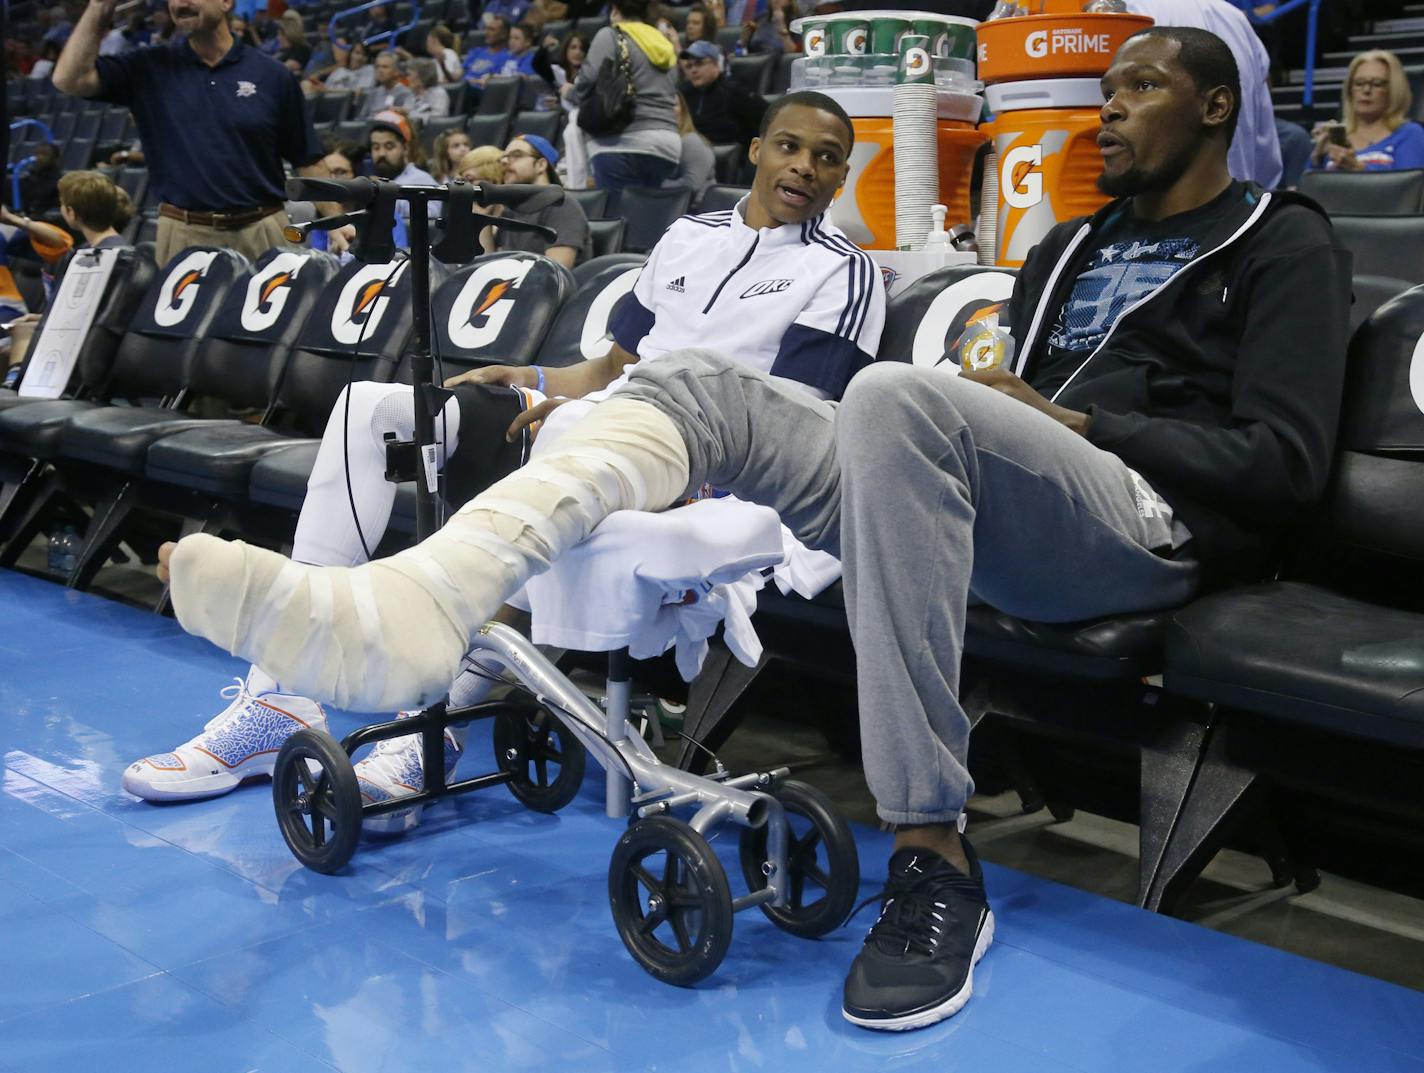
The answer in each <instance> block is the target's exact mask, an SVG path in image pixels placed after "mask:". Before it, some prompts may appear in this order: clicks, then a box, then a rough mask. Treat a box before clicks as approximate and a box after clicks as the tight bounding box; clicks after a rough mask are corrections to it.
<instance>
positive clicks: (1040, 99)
mask: <svg viewBox="0 0 1424 1073" xmlns="http://www.w3.org/2000/svg"><path fill="white" fill-rule="evenodd" d="M1151 25H1152V20H1151V19H1150V18H1147V17H1145V16H1141V15H1114V14H1083V13H1078V14H1063V15H1031V16H1026V17H1021V18H1012V19H997V20H995V21H993V22H985V23H981V24H980V26H979V75H980V77H981V78H982V79H984V81H985V82H986V83H988V84H987V85H986V86H985V89H984V97H985V100H986V102H987V103H988V107H989V111H990V112H991V113H993V116H994V118H993V121H992V122H989V123H985V124H984V125H983V126H981V127H980V128H979V129H980V130H981V131H982V132H983V133H985V134H987V135H988V136H989V137H990V139H991V143H992V144H991V149H992V152H991V153H990V156H989V158H988V160H987V161H986V167H992V168H993V174H992V175H986V176H985V183H984V190H985V195H986V197H985V204H984V206H983V212H982V214H981V219H980V230H981V231H982V232H983V235H982V237H981V240H980V243H979V249H980V254H981V260H983V261H985V262H986V263H993V264H998V265H1004V266H1006V267H1018V266H1019V265H1022V264H1023V262H1024V258H1025V257H1027V256H1028V251H1029V250H1031V249H1032V248H1033V247H1034V246H1035V245H1036V244H1037V243H1038V241H1039V240H1040V239H1041V238H1042V237H1043V236H1044V235H1045V234H1046V233H1047V232H1048V231H1049V229H1050V228H1052V227H1053V226H1054V225H1055V224H1058V223H1061V222H1062V221H1064V220H1071V219H1072V218H1074V217H1075V216H1082V215H1085V214H1087V213H1091V212H1094V211H1096V210H1097V209H1099V208H1100V207H1102V206H1103V205H1104V204H1106V203H1107V201H1108V198H1107V197H1106V196H1105V195H1103V194H1101V193H1099V192H1098V189H1097V185H1096V184H1097V179H1098V176H1099V175H1100V174H1102V168H1103V163H1102V155H1101V154H1100V153H1099V151H1098V144H1097V137H1098V127H1099V112H1100V111H1101V109H1102V103H1103V98H1102V92H1101V90H1100V89H1099V87H1098V81H1099V78H1100V77H1101V76H1102V74H1103V72H1104V71H1106V70H1107V69H1108V66H1109V64H1110V63H1111V60H1112V57H1113V54H1114V53H1115V52H1116V51H1117V49H1118V47H1119V46H1120V45H1121V44H1122V43H1123V41H1125V40H1127V38H1128V37H1130V36H1131V35H1132V34H1134V33H1136V32H1137V31H1138V30H1142V29H1146V28H1147V27H1148V26H1151ZM995 190H997V199H996V200H993V201H991V199H990V198H989V196H988V195H989V194H991V193H992V192H994V191H995ZM986 240H987V241H986Z"/></svg>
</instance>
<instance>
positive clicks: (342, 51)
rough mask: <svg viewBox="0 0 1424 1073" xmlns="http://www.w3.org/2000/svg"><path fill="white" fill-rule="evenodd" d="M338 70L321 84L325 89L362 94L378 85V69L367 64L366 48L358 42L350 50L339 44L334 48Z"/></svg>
mask: <svg viewBox="0 0 1424 1073" xmlns="http://www.w3.org/2000/svg"><path fill="white" fill-rule="evenodd" d="M332 51H333V53H334V54H335V56H336V69H335V70H334V71H332V72H331V73H330V74H329V75H327V76H326V78H325V79H324V80H323V81H322V82H321V83H319V84H320V85H323V87H324V88H325V89H337V90H351V91H352V92H357V93H359V92H362V91H364V90H368V89H371V88H372V87H373V86H374V85H375V84H376V69H375V68H374V67H372V66H371V65H370V64H369V63H368V62H367V56H368V54H367V52H366V46H365V45H364V44H363V43H361V42H360V41H357V42H356V43H355V44H353V45H351V46H350V47H349V48H347V47H345V46H344V45H342V44H341V43H340V42H337V43H336V44H335V45H334V46H333V48H332Z"/></svg>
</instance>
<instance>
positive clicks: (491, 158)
mask: <svg viewBox="0 0 1424 1073" xmlns="http://www.w3.org/2000/svg"><path fill="white" fill-rule="evenodd" d="M456 174H458V176H459V177H460V178H461V179H464V180H465V182H467V183H501V182H504V150H503V149H501V148H500V147H499V146H497V145H481V146H479V147H478V148H476V149H471V150H470V151H469V152H468V153H466V154H465V156H464V159H463V160H461V161H460V166H459V170H458V172H457V173H456Z"/></svg>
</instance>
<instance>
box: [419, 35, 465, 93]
mask: <svg viewBox="0 0 1424 1073" xmlns="http://www.w3.org/2000/svg"><path fill="white" fill-rule="evenodd" d="M425 54H426V55H427V56H429V57H430V58H431V59H433V60H434V61H435V63H436V65H437V66H438V67H439V68H440V81H441V82H458V81H460V76H461V73H462V72H463V71H464V69H465V65H464V64H463V63H462V62H461V61H460V54H459V53H458V52H456V51H455V33H454V31H453V30H451V29H450V27H448V26H445V25H444V24H441V25H439V26H435V27H433V28H432V29H431V31H430V33H428V34H427V35H426V36H425Z"/></svg>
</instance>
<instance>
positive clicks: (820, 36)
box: [805, 26, 826, 59]
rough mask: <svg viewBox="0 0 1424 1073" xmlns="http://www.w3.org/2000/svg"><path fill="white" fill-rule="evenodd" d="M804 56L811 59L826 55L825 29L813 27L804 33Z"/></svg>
mask: <svg viewBox="0 0 1424 1073" xmlns="http://www.w3.org/2000/svg"><path fill="white" fill-rule="evenodd" d="M805 49H806V55H807V56H809V57H811V58H812V59H816V58H817V57H820V56H824V55H825V54H826V28H825V27H824V26H815V27H812V28H811V29H809V30H807V31H806V40H805Z"/></svg>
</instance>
